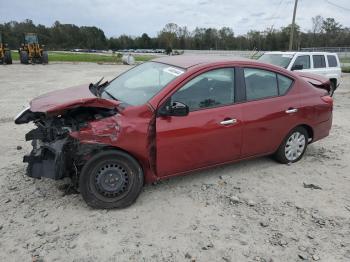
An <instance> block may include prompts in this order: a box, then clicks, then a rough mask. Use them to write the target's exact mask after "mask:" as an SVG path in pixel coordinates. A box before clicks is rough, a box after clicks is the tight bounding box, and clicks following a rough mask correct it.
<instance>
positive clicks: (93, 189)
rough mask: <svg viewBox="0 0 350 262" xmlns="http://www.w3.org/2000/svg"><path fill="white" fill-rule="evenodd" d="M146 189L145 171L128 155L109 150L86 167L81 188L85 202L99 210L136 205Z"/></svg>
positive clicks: (100, 153) (98, 154)
mask: <svg viewBox="0 0 350 262" xmlns="http://www.w3.org/2000/svg"><path fill="white" fill-rule="evenodd" d="M142 187H143V172H142V168H141V167H140V165H139V164H138V162H137V161H136V160H135V159H134V158H133V157H132V156H130V155H128V154H127V153H124V152H122V151H117V150H107V151H102V152H99V153H97V154H96V155H95V156H93V157H92V158H91V159H90V160H88V161H87V163H86V164H85V165H84V167H83V169H82V171H81V174H80V177H79V189H80V192H81V194H82V196H83V199H84V200H85V202H86V203H87V204H88V205H89V206H91V207H93V208H98V209H111V208H124V207H127V206H130V205H131V204H132V203H134V202H135V201H136V199H137V197H138V196H139V194H140V192H141V189H142Z"/></svg>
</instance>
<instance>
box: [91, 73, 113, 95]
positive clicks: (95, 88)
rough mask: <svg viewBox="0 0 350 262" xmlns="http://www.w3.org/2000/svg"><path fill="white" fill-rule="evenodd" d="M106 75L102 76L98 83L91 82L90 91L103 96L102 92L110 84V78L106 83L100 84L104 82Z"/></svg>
mask: <svg viewBox="0 0 350 262" xmlns="http://www.w3.org/2000/svg"><path fill="white" fill-rule="evenodd" d="M103 78H104V77H102V78H101V79H100V80H98V81H97V82H96V83H94V84H93V83H90V85H89V88H90V91H91V92H92V93H93V94H94V95H95V96H97V97H101V94H102V92H103V91H104V89H105V88H106V87H107V86H108V85H109V82H108V80H107V81H105V82H104V83H102V84H100V83H101V82H102V80H103Z"/></svg>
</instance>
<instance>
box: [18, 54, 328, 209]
mask: <svg viewBox="0 0 350 262" xmlns="http://www.w3.org/2000/svg"><path fill="white" fill-rule="evenodd" d="M310 79H311V80H312V81H309V82H308V80H310ZM327 81H328V80H326V79H324V78H322V77H318V76H310V75H308V76H306V77H305V76H300V75H297V74H294V73H293V72H290V71H287V70H285V69H283V68H279V67H276V66H273V65H268V64H264V63H260V62H257V61H253V60H244V59H226V58H213V57H200V56H176V57H163V58H158V59H155V60H153V61H151V62H147V63H143V64H141V65H138V66H136V67H134V68H132V69H130V70H129V71H127V72H125V73H123V74H122V75H120V76H118V77H116V78H115V79H113V80H112V81H105V82H103V81H102V80H100V81H99V82H97V83H95V84H90V85H84V86H78V87H73V88H68V89H64V90H59V91H54V92H51V93H48V94H45V95H42V96H40V97H37V98H35V99H34V100H32V101H31V103H30V107H29V108H28V109H26V110H24V111H23V112H21V113H20V114H19V115H18V116H17V117H16V119H15V123H16V124H23V123H28V122H30V121H33V122H34V123H35V125H36V127H37V128H36V129H33V130H32V131H30V132H29V133H27V134H26V140H31V141H32V145H33V150H32V151H31V153H30V154H29V155H26V156H25V157H24V162H27V163H28V168H27V175H28V176H30V177H33V178H41V177H48V178H52V179H62V178H64V177H70V178H72V183H73V184H74V185H75V186H76V187H77V189H79V191H80V192H81V194H82V196H83V198H84V200H85V201H86V202H87V204H89V205H90V206H92V207H95V208H120V207H126V206H128V205H130V204H132V203H133V202H134V201H135V200H136V198H137V197H138V195H139V193H140V191H141V188H142V186H143V185H144V182H148V183H149V182H154V181H157V180H160V179H165V178H169V177H171V176H177V175H182V174H184V173H187V172H190V171H193V170H198V169H202V168H208V167H212V166H216V165H220V164H224V163H230V162H235V161H239V160H243V159H248V158H252V157H259V156H264V155H274V156H275V158H276V159H277V160H278V161H279V162H281V163H292V162H296V161H298V160H300V159H301V158H302V156H303V154H304V152H305V150H306V147H307V145H308V144H309V143H312V142H315V141H317V140H320V139H321V138H324V137H326V136H328V134H329V131H330V129H331V125H332V108H333V100H332V98H331V97H329V96H328V94H327V91H326V90H323V89H320V88H316V87H315V86H317V87H320V86H327V85H329V82H327ZM326 88H327V87H326Z"/></svg>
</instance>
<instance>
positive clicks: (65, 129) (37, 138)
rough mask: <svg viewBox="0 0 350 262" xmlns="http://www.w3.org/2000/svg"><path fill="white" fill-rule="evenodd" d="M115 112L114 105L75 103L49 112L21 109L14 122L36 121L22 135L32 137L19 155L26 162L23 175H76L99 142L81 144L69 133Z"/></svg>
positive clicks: (72, 176) (28, 138)
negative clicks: (57, 112)
mask: <svg viewBox="0 0 350 262" xmlns="http://www.w3.org/2000/svg"><path fill="white" fill-rule="evenodd" d="M116 114H117V109H108V108H107V109H106V108H100V107H77V108H73V109H69V110H67V111H65V112H64V113H62V114H60V115H52V116H48V115H46V114H44V113H40V112H32V111H30V109H27V110H25V111H23V112H21V113H20V114H19V116H18V117H17V118H16V119H15V123H16V124H24V123H28V122H31V121H33V123H34V124H35V125H36V128H35V129H33V130H31V131H29V132H28V133H27V134H26V135H25V139H26V141H32V146H33V149H32V151H31V152H30V154H28V155H25V156H24V158H23V162H26V163H28V167H27V175H28V176H30V177H33V178H41V177H47V178H51V179H55V180H58V179H62V178H64V177H71V178H73V179H74V178H77V177H78V175H79V172H80V170H81V168H82V166H83V165H84V163H85V162H86V160H87V159H88V157H89V154H91V153H92V152H93V151H94V150H96V149H97V148H98V147H100V146H102V145H100V144H91V145H90V144H84V145H83V144H81V143H80V142H79V141H78V140H77V139H75V138H73V137H72V136H70V134H71V133H72V132H74V131H79V130H80V129H82V128H84V127H86V126H87V125H88V123H89V122H91V121H94V120H99V119H103V118H107V117H110V116H113V115H116Z"/></svg>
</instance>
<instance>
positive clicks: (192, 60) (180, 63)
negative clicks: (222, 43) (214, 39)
mask: <svg viewBox="0 0 350 262" xmlns="http://www.w3.org/2000/svg"><path fill="white" fill-rule="evenodd" d="M152 61H154V62H159V63H163V64H168V65H172V66H176V67H181V68H184V69H188V68H190V67H193V66H197V65H208V64H213V63H220V62H238V61H254V62H255V61H256V60H251V59H247V58H242V57H225V56H212V55H208V56H202V55H177V56H163V57H159V58H156V59H153V60H152Z"/></svg>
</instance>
